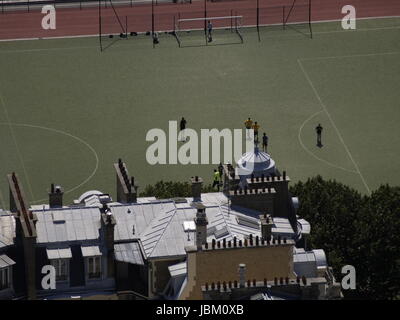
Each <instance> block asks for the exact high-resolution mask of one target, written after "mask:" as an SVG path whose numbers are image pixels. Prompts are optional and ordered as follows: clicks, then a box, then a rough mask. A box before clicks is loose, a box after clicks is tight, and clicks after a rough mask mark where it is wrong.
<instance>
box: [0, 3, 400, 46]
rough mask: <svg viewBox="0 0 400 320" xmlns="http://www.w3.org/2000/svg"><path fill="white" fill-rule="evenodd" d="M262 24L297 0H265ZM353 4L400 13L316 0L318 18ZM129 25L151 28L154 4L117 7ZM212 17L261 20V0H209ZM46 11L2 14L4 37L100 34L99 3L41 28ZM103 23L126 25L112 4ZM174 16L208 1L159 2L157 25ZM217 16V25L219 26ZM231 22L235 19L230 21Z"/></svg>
mask: <svg viewBox="0 0 400 320" xmlns="http://www.w3.org/2000/svg"><path fill="white" fill-rule="evenodd" d="M259 3H260V21H259V22H260V24H274V23H281V21H282V17H283V6H285V10H286V13H287V12H288V10H289V8H290V5H291V3H292V0H259ZM305 3H308V0H298V1H297V5H296V7H295V9H294V10H293V14H292V15H291V16H290V20H289V21H288V22H298V21H305V20H306V19H307V12H308V11H307V7H305V6H303V5H302V4H305ZM350 3H351V4H352V5H353V6H354V7H355V8H356V9H357V17H358V18H365V17H388V16H400V1H399V0H351V1H349V0H313V1H312V21H326V20H338V19H341V18H342V17H343V14H342V13H341V10H342V7H343V6H345V5H348V4H350ZM116 10H117V12H118V15H119V16H120V17H121V23H122V25H123V26H125V24H126V23H127V24H128V31H135V32H146V31H151V23H152V20H151V5H148V4H146V5H134V7H129V6H128V7H120V6H118V7H116ZM207 12H208V14H207V15H208V16H214V17H215V16H230V15H231V14H234V15H241V16H243V19H242V25H255V24H256V0H251V1H250V0H225V1H220V2H207ZM43 16H44V15H43V14H41V12H40V11H31V12H5V13H4V14H1V13H0V39H23V38H24V39H26V38H45V37H62V36H81V35H97V34H98V33H99V11H98V8H84V9H82V10H80V9H79V8H73V9H72V8H70V9H57V25H56V27H57V28H56V30H44V29H42V27H41V21H42V18H43ZM102 17H103V18H102V21H103V22H102V27H103V32H102V33H104V34H107V33H108V32H110V33H115V32H117V33H119V32H120V31H121V27H120V26H119V23H118V22H117V20H116V19H115V17H114V14H113V11H112V10H111V9H110V8H107V9H105V8H103V9H102ZM174 17H175V19H178V17H180V18H181V19H182V18H197V17H204V1H202V0H193V3H192V4H190V3H188V4H172V3H171V4H159V5H157V6H155V19H154V22H155V30H156V31H165V30H173V28H174ZM203 23H204V21H203V22H197V23H192V25H190V26H185V25H181V28H185V27H190V28H193V27H200V28H201V27H202V25H203ZM218 23H219V22H218V21H215V24H214V25H215V27H218ZM229 23H230V22H229Z"/></svg>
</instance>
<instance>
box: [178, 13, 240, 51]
mask: <svg viewBox="0 0 400 320" xmlns="http://www.w3.org/2000/svg"><path fill="white" fill-rule="evenodd" d="M174 20H175V21H174V35H175V37H176V40H177V42H178V45H179V47H185V46H196V45H197V46H199V45H218V44H234V43H243V36H242V33H241V27H242V20H243V16H240V15H231V16H221V17H200V18H196V17H195V18H186V17H184V18H183V17H180V16H178V17H174Z"/></svg>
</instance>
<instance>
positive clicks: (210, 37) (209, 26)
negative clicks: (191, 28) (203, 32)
mask: <svg viewBox="0 0 400 320" xmlns="http://www.w3.org/2000/svg"><path fill="white" fill-rule="evenodd" d="M212 29H213V25H212V23H211V21H210V20H208V24H207V35H208V42H211V41H212Z"/></svg>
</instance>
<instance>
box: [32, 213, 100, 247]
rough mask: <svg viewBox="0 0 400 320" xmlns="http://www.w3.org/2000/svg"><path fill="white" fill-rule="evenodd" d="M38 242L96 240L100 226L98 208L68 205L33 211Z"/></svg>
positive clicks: (98, 236)
mask: <svg viewBox="0 0 400 320" xmlns="http://www.w3.org/2000/svg"><path fill="white" fill-rule="evenodd" d="M34 212H35V214H36V216H37V218H38V222H37V224H36V230H37V234H38V237H37V242H38V243H55V242H71V241H85V240H96V239H99V238H100V232H99V229H100V228H101V222H100V216H101V213H100V210H99V208H92V207H87V208H82V207H77V208H74V207H69V208H62V209H51V210H37V211H34Z"/></svg>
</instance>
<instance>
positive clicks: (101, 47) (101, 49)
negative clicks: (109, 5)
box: [99, 0, 103, 52]
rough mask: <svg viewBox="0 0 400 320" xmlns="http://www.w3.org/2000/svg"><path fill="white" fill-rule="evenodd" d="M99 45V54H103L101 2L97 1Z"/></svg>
mask: <svg viewBox="0 0 400 320" xmlns="http://www.w3.org/2000/svg"><path fill="white" fill-rule="evenodd" d="M99 43H100V52H103V44H102V43H101V0H99Z"/></svg>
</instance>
